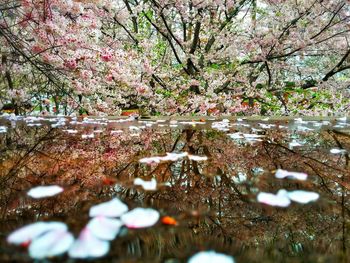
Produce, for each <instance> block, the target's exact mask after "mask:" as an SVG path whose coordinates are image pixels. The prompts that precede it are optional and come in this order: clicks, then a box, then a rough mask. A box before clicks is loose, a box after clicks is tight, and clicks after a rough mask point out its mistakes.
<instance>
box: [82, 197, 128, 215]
mask: <svg viewBox="0 0 350 263" xmlns="http://www.w3.org/2000/svg"><path fill="white" fill-rule="evenodd" d="M127 211H128V206H127V205H126V204H124V203H123V202H122V201H120V200H119V199H118V198H114V199H112V200H111V201H108V202H104V203H101V204H98V205H95V206H93V207H91V208H90V211H89V215H90V217H95V216H105V217H117V216H121V215H122V214H124V213H125V212H127Z"/></svg>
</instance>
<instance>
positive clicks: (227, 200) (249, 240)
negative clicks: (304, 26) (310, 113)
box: [0, 115, 350, 263]
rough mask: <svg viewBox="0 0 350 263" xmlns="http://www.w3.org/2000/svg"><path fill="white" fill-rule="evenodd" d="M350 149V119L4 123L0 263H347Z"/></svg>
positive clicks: (0, 123)
mask: <svg viewBox="0 0 350 263" xmlns="http://www.w3.org/2000/svg"><path fill="white" fill-rule="evenodd" d="M349 151H350V123H349V122H347V120H346V118H338V119H335V118H326V119H309V120H307V119H301V118H296V119H293V118H270V119H268V118H265V119H264V118H260V119H253V118H246V119H245V118H243V119H239V118H238V119H237V118H232V119H210V118H206V119H198V118H197V119H195V120H191V119H182V120H181V119H164V120H163V119H140V120H135V119H132V118H129V119H125V118H124V119H118V118H84V119H83V118H65V117H51V118H49V117H47V118H41V117H15V116H11V115H9V116H4V117H2V118H1V119H0V216H1V217H0V234H1V235H0V261H1V262H6V261H12V262H30V261H33V258H36V259H38V258H39V260H44V261H45V262H62V261H69V262H75V261H81V260H89V261H91V260H93V261H94V262H112V261H113V262H168V263H170V262H172V263H173V262H188V261H189V260H192V261H191V262H213V261H211V260H209V261H204V259H203V258H202V259H201V260H197V261H196V259H195V258H194V255H196V253H199V252H208V253H212V254H211V255H212V256H213V255H214V256H215V255H218V254H214V252H216V253H221V254H224V255H226V257H224V256H223V255H222V258H221V259H222V260H221V261H220V260H215V261H216V262H347V259H348V256H349V252H348V244H349V237H348V231H349V222H350V221H349V212H350V210H349V209H350V202H349V199H348V194H349V186H350V185H349V182H350V180H349V179H350V169H349V168H350V166H349V155H348V152H349ZM135 179H136V180H135ZM37 186H51V188H35V187H37ZM30 190H31V191H30ZM112 203H113V204H112ZM142 208H147V209H142ZM118 209H119V210H118ZM135 209H136V210H135ZM117 210H118V211H117ZM127 211H129V212H127ZM130 211H131V212H133V213H131V212H130ZM93 220H97V221H98V220H99V221H98V223H96V222H95V226H92V225H93V223H92V221H93ZM35 222H47V223H46V226H45V227H44V228H45V229H46V230H39V232H36V234H33V231H34V232H35V231H38V230H32V232H31V233H29V234H28V233H27V232H25V231H26V230H23V229H22V230H21V228H22V227H24V226H28V225H29V226H31V225H32V226H33V223H35ZM49 222H60V224H59V225H60V227H62V225H63V226H64V227H63V228H62V229H63V230H62V229H61V230H60V231H61V232H60V233H61V236H59V237H57V236H55V233H56V232H54V231H53V230H52V229H51V230H49V228H50V227H51V226H52V225H50V227H48V228H47V226H48V225H49ZM118 224H119V225H118ZM34 226H38V224H34ZM41 226H42V225H41ZM41 226H40V227H41ZM40 227H39V228H40ZM60 227H59V228H60ZM18 229H20V231H22V232H20V234H18V232H17V237H19V238H20V239H21V240H22V239H23V238H24V240H22V241H21V240H19V241H14V239H15V238H16V237H15V235H16V232H14V231H16V230H18ZM27 229H30V227H27ZM56 230H57V229H56ZM56 230H55V231H56ZM23 231H24V232H23ZM50 231H51V232H50ZM50 233H51V237H52V238H51V239H50V240H49V241H45V239H46V238H49V236H50ZM62 233H63V234H62ZM26 235H28V236H27V237H24V236H26ZM62 235H63V236H62ZM104 235H105V237H104ZM106 236H108V237H106ZM63 237H64V238H63ZM25 238H27V239H25ZM39 239H40V242H41V243H40V242H39ZM63 240H67V242H64V241H63ZM77 242H80V243H79V244H77ZM83 242H85V243H84V244H82V243H83ZM89 242H90V243H89ZM42 243H44V244H42ZM63 243H64V244H63ZM40 244H41V245H40ZM34 245H36V248H37V249H39V250H40V253H41V255H39V256H38V255H37V254H35V253H38V252H35V251H34V250H35V249H34V248H33V247H34ZM100 245H101V246H102V247H101V250H99V251H95V252H96V253H95V254H94V252H91V251H94V250H98V247H100ZM58 246H61V247H60V248H62V246H66V247H65V248H62V253H59V252H57V249H58V250H59V248H57V247H58ZM74 246H75V247H77V246H79V249H78V250H79V251H78V252H77V251H72V250H74V249H72V247H74ZM55 249H56V250H55ZM53 250H55V251H56V252H57V253H55V251H53ZM89 250H90V252H89ZM33 251H34V252H33ZM75 252H76V253H75ZM89 253H90V254H89ZM208 253H207V254H206V255H204V254H203V255H204V256H203V257H205V256H208V255H209V256H210V254H208ZM56 254H57V255H56ZM197 255H198V254H197ZM212 260H213V259H212ZM225 260H231V261H225ZM233 260H234V261H233Z"/></svg>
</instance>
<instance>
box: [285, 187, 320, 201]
mask: <svg viewBox="0 0 350 263" xmlns="http://www.w3.org/2000/svg"><path fill="white" fill-rule="evenodd" d="M288 197H289V199H290V200H292V201H294V202H297V203H301V204H307V203H310V202H314V201H316V200H317V199H318V198H319V197H320V195H319V194H318V193H315V192H308V191H303V190H296V191H291V192H288Z"/></svg>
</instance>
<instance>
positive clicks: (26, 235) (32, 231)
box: [7, 222, 67, 245]
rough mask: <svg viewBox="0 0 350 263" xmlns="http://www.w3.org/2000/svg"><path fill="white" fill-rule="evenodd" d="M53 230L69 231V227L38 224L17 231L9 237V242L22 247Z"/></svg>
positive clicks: (54, 224)
mask: <svg viewBox="0 0 350 263" xmlns="http://www.w3.org/2000/svg"><path fill="white" fill-rule="evenodd" d="M52 230H62V231H66V230H67V225H66V224H64V223H61V222H36V223H33V224H30V225H27V226H24V227H21V228H19V229H17V230H16V231H14V232H12V233H11V234H10V235H9V236H8V237H7V242H9V243H11V244H16V245H20V244H22V243H27V242H30V241H32V240H33V239H34V238H36V237H38V236H40V235H42V234H44V233H45V232H48V231H52Z"/></svg>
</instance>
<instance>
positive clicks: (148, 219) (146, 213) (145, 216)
mask: <svg viewBox="0 0 350 263" xmlns="http://www.w3.org/2000/svg"><path fill="white" fill-rule="evenodd" d="M120 219H121V220H122V222H123V223H124V224H125V225H126V226H127V227H129V228H143V227H150V226H153V225H154V224H156V223H157V222H158V220H159V212H158V211H156V210H154V209H151V208H140V207H139V208H135V209H133V210H131V211H130V212H128V213H126V214H124V215H122V216H121V217H120Z"/></svg>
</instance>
